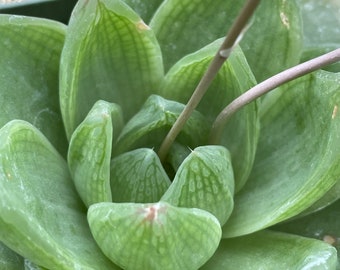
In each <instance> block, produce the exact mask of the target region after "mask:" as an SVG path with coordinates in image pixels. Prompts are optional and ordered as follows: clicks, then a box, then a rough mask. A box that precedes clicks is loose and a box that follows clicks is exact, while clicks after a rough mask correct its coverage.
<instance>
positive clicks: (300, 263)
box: [201, 231, 337, 270]
mask: <svg viewBox="0 0 340 270" xmlns="http://www.w3.org/2000/svg"><path fill="white" fill-rule="evenodd" d="M336 263H337V258H336V250H335V248H334V247H332V246H330V245H328V244H326V243H324V242H322V241H319V240H314V239H309V238H305V237H301V236H296V235H291V234H286V233H278V232H272V231H261V232H257V233H253V234H250V235H246V236H242V237H236V238H232V239H223V240H222V241H221V243H220V246H219V247H218V249H217V251H216V253H215V254H214V256H213V257H212V258H211V259H210V260H209V261H208V262H207V263H206V264H205V265H204V266H203V267H202V268H201V269H202V270H221V269H223V270H234V269H242V270H253V269H261V270H272V269H305V270H307V269H313V270H314V269H315V270H317V269H329V270H335V267H336Z"/></svg>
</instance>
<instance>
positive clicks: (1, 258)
mask: <svg viewBox="0 0 340 270" xmlns="http://www.w3.org/2000/svg"><path fill="white" fill-rule="evenodd" d="M0 269H3V270H25V268H24V258H23V257H21V256H20V255H19V254H17V253H15V252H14V251H13V250H11V249H10V248H8V247H7V246H5V245H4V244H3V243H2V242H0Z"/></svg>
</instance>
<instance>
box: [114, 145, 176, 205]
mask: <svg viewBox="0 0 340 270" xmlns="http://www.w3.org/2000/svg"><path fill="white" fill-rule="evenodd" d="M110 177H111V190H112V192H111V193H112V201H113V202H136V203H153V202H158V201H159V200H160V198H161V197H162V195H163V194H164V193H165V191H166V190H167V189H168V187H169V186H170V183H171V182H170V179H169V177H168V176H167V174H166V172H165V171H164V169H163V166H162V164H161V162H160V160H159V158H158V156H157V154H156V153H155V152H154V151H153V150H151V149H148V148H139V149H136V150H133V151H130V152H126V153H124V154H121V155H119V156H117V157H115V158H114V159H113V160H112V162H111V173H110Z"/></svg>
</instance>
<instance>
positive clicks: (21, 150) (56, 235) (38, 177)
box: [0, 120, 118, 270]
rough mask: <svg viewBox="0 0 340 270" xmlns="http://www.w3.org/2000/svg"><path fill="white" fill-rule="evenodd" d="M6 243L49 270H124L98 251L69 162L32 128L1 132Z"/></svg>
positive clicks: (20, 124) (23, 125) (1, 223)
mask: <svg viewBox="0 0 340 270" xmlns="http://www.w3.org/2000/svg"><path fill="white" fill-rule="evenodd" d="M0 141H1V145H0V241H2V242H3V243H4V244H5V245H7V246H8V247H10V248H11V249H12V250H14V251H15V252H17V253H19V254H20V255H22V256H23V257H25V258H27V259H29V260H30V261H32V262H33V263H35V264H37V265H40V266H43V267H45V268H47V269H65V270H74V269H88V270H89V269H98V267H99V268H100V269H106V270H109V269H110V270H112V269H118V268H117V267H116V266H115V265H114V264H112V263H111V262H110V261H109V260H108V259H107V258H106V257H105V256H104V255H103V254H102V253H101V251H100V250H99V249H98V247H97V246H96V244H95V242H94V240H93V238H92V235H91V232H90V230H89V227H88V224H87V220H86V210H85V209H84V206H83V204H82V203H81V201H80V199H79V197H78V195H77V193H76V191H75V188H74V186H73V183H72V180H71V177H70V175H69V170H68V166H67V163H66V161H65V160H64V159H63V158H62V157H61V156H60V155H59V154H58V152H57V151H56V150H55V149H54V148H53V146H52V145H51V144H50V143H49V142H48V141H47V140H46V138H45V137H44V136H43V135H42V134H41V133H40V132H39V131H38V130H37V129H36V128H34V127H33V126H32V125H30V124H29V123H27V122H24V121H20V120H13V121H11V122H9V123H8V124H6V125H5V126H4V127H3V128H2V129H0Z"/></svg>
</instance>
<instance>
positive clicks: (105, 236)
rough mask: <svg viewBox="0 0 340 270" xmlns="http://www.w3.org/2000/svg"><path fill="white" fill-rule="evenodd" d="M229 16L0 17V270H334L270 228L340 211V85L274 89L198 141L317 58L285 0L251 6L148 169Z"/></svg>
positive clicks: (164, 6) (177, 5)
mask: <svg viewBox="0 0 340 270" xmlns="http://www.w3.org/2000/svg"><path fill="white" fill-rule="evenodd" d="M242 4H243V1H234V0H230V1H225V0H215V1H199V0H167V1H161V0H153V1H133V0H131V1H129V0H126V1H122V0H96V1H92V0H90V1H86V0H80V1H79V2H78V4H77V6H76V7H75V10H74V11H73V14H72V16H71V20H70V23H69V25H68V26H65V25H62V24H59V23H57V22H53V21H47V20H43V19H37V18H28V17H19V16H8V15H1V16H0V34H1V36H0V56H1V57H0V67H1V70H0V95H1V99H0V104H1V114H0V126H1V127H2V128H1V129H0V241H1V245H0V266H1V267H5V269H104V270H105V269H121V268H122V269H199V268H200V269H259V268H261V269H272V267H273V266H274V267H275V268H276V269H278V268H280V269H302V268H304V269H307V268H308V269H310V268H312V267H314V266H315V265H318V266H320V267H324V268H327V267H328V268H327V269H334V268H335V267H336V264H337V255H336V254H337V252H336V249H335V248H334V247H332V246H331V245H329V244H326V243H324V242H322V241H319V240H314V239H311V238H304V237H301V236H297V235H293V234H287V233H282V232H274V231H272V230H267V228H268V227H270V226H272V225H275V224H277V223H279V222H282V221H286V220H288V219H290V218H293V217H296V216H299V215H306V214H308V213H311V212H314V211H315V210H319V209H321V208H323V207H325V206H327V205H329V204H331V203H333V202H334V201H336V200H337V199H338V198H339V197H340V191H339V183H338V180H339V178H340V167H339V166H338V164H339V162H340V154H339V153H340V133H339V130H340V121H339V115H338V106H339V103H340V76H339V73H336V72H334V73H331V72H326V71H319V72H315V73H312V74H309V75H307V76H304V77H302V78H300V79H298V80H295V81H293V82H291V83H288V84H286V85H284V86H282V87H280V88H279V89H277V90H276V91H275V92H274V93H273V94H270V95H268V96H266V97H264V98H263V99H262V100H261V101H258V102H256V103H252V104H250V105H248V106H246V107H244V108H243V109H242V110H241V111H240V112H239V113H238V114H236V115H235V116H234V117H233V119H232V120H231V121H230V122H229V123H228V124H227V125H226V126H225V128H224V131H223V138H222V140H221V142H220V145H210V144H209V140H208V135H209V132H210V128H211V124H212V121H213V120H214V119H215V117H216V116H217V115H218V113H219V112H220V111H221V110H222V109H223V108H224V107H225V106H226V105H227V104H228V103H229V102H231V101H232V100H233V99H235V98H236V97H237V96H239V95H241V94H242V93H244V92H245V91H247V90H248V89H249V88H251V87H252V86H254V85H255V84H256V83H257V82H260V81H262V80H264V79H266V78H268V77H270V76H271V75H273V74H275V73H277V72H279V71H281V70H284V69H285V68H288V67H290V66H293V65H295V64H297V63H299V62H300V61H301V59H302V58H303V59H305V58H308V57H310V56H311V55H312V53H311V50H310V47H308V46H307V45H308V42H306V39H307V38H306V35H305V34H304V33H303V32H302V24H303V21H302V19H301V17H300V10H299V7H298V5H297V4H296V3H295V1H286V0H277V1H263V3H262V4H261V5H260V7H259V9H258V10H257V12H256V14H255V16H254V20H253V22H252V25H251V26H250V29H249V31H248V33H247V35H246V36H245V37H244V39H243V40H242V42H241V44H240V47H237V48H235V50H234V51H233V53H232V55H231V57H230V59H228V61H227V62H226V63H225V64H224V65H223V67H222V68H221V70H220V71H219V73H218V74H217V76H216V78H215V80H214V81H213V83H212V85H211V86H210V88H209V90H208V92H207V94H206V96H205V97H204V98H203V100H202V102H201V103H200V104H199V106H198V108H197V110H196V111H195V112H194V113H193V114H192V116H191V118H190V119H189V121H188V122H187V123H186V125H185V127H184V128H183V130H182V131H181V133H180V135H179V136H178V138H177V139H176V142H175V144H174V145H173V146H172V148H171V149H170V152H169V154H168V157H167V160H166V161H165V162H164V163H163V164H162V163H161V162H160V160H159V158H158V156H157V154H156V152H157V150H158V148H159V146H160V143H161V142H162V140H163V139H164V137H165V136H166V134H167V132H168V131H169V129H170V127H171V126H172V125H173V124H174V122H175V120H176V119H177V117H178V116H179V114H180V113H181V111H182V110H183V108H184V104H185V103H186V102H187V100H188V99H189V97H190V96H191V94H192V91H193V89H194V88H195V86H196V85H197V83H198V82H199V80H200V78H201V77H202V75H203V74H204V72H205V70H206V69H207V67H208V65H209V63H210V61H211V59H212V58H213V57H214V54H215V53H216V51H217V49H218V47H219V45H220V44H221V39H220V38H221V37H223V36H224V34H225V31H226V27H227V26H228V25H229V26H230V24H231V23H232V21H233V19H234V18H235V16H236V14H237V12H238V10H239V9H240V7H241V6H242ZM301 6H302V5H301ZM336 42H339V41H336V40H335V41H334V43H332V44H333V45H334V44H336ZM339 43H340V42H339ZM339 43H338V45H339ZM306 44H307V45H306ZM328 45H329V43H327V44H323V43H318V46H319V47H318V48H317V49H318V50H319V51H323V50H325V48H328V47H327V46H328ZM334 46H335V45H334ZM301 56H303V57H302V58H301ZM334 70H336V67H334V68H333V71H334ZM314 215H315V214H314ZM316 215H317V214H316ZM316 219H317V216H316ZM296 222H299V221H296ZM293 227H294V226H293ZM298 227H299V226H296V227H294V228H298ZM276 228H277V230H284V231H285V230H286V231H291V232H293V233H294V232H296V233H299V234H302V235H305V236H315V235H310V234H306V233H302V232H301V231H299V230H298V229H297V230H296V231H294V230H292V229H289V228H291V227H289V225H287V226H285V225H281V227H276ZM327 233H328V232H327V231H323V232H322V233H321V234H322V235H321V234H320V235H318V237H317V238H322V237H324V236H326V235H327ZM338 233H339V230H335V231H331V232H329V234H333V236H332V237H333V238H334V239H335V240H336V237H337V236H336V234H338ZM19 254H20V255H19Z"/></svg>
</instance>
